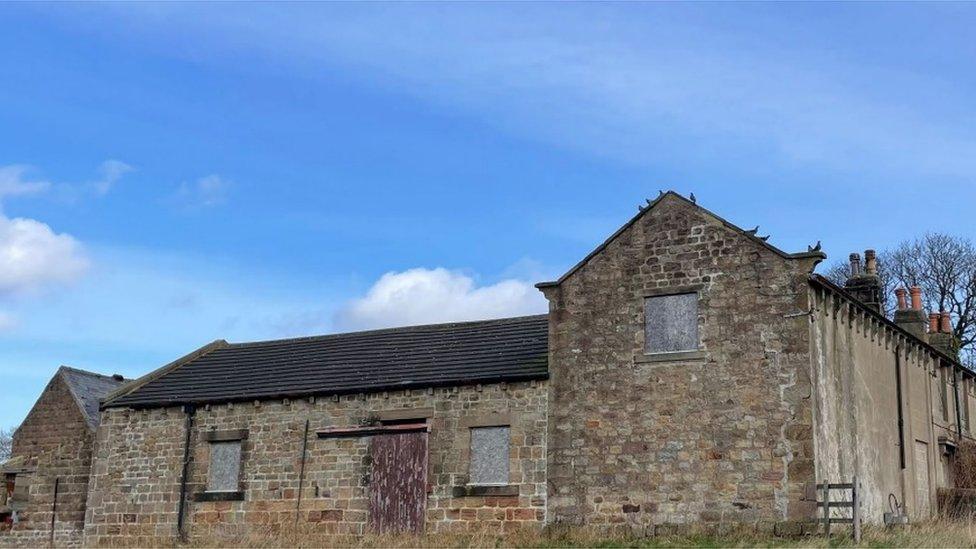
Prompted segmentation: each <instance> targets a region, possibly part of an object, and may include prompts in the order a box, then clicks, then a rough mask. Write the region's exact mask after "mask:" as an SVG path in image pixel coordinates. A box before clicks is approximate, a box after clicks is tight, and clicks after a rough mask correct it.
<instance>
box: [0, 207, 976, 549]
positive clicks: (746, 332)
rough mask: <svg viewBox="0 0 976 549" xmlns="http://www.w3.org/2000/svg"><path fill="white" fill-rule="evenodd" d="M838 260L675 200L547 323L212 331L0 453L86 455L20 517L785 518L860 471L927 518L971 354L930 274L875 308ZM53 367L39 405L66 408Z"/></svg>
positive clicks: (212, 529) (187, 522)
mask: <svg viewBox="0 0 976 549" xmlns="http://www.w3.org/2000/svg"><path fill="white" fill-rule="evenodd" d="M825 257H826V256H825V255H824V254H823V253H822V252H821V251H820V250H819V245H818V246H817V247H811V248H809V249H808V250H807V251H803V252H800V253H786V252H783V251H781V250H779V249H778V248H776V247H774V246H772V245H771V244H769V242H767V240H766V238H764V237H760V236H758V235H757V234H756V231H754V230H753V231H747V230H742V229H740V228H738V227H736V226H734V225H732V224H731V223H729V222H727V221H725V220H723V219H722V218H720V217H718V216H717V215H715V214H713V213H711V212H709V211H708V210H705V209H704V208H702V207H700V206H698V205H697V204H696V203H695V202H694V200H689V199H686V198H684V197H681V196H679V195H677V194H675V193H673V192H667V193H662V194H661V195H660V196H659V197H658V198H657V199H656V200H654V201H648V203H647V204H646V205H644V206H642V207H641V209H640V211H639V212H638V214H637V215H636V216H635V217H634V218H633V219H631V220H630V221H628V222H627V223H626V224H625V225H624V226H623V227H621V228H620V229H619V230H618V231H617V232H616V233H614V234H613V235H611V236H610V237H609V238H608V239H607V240H606V241H605V242H604V243H603V244H600V245H599V246H598V247H597V248H596V249H595V250H593V252H592V253H590V254H589V255H588V256H586V257H585V258H584V259H583V260H582V261H580V263H579V264H577V265H576V266H575V267H573V268H572V269H570V270H569V271H568V272H567V273H566V274H564V275H563V276H562V277H560V278H559V279H558V280H556V281H552V282H543V283H540V284H538V288H539V289H540V290H541V291H542V292H543V293H544V295H545V296H546V298H547V299H548V301H549V312H548V314H546V315H540V316H531V317H521V318H507V319H499V320H485V321H478V322H463V323H454V324H441V325H431V326H414V327H406V328H395V329H387V330H377V331H369V332H359V333H348V334H336V335H326V336H320V337H307V338H299V339H287V340H278V341H264V342H256V343H227V342H225V341H222V340H221V341H215V342H213V343H210V344H209V345H206V346H205V347H202V348H200V349H198V350H196V351H194V352H192V353H190V354H188V355H187V356H184V357H182V358H180V359H178V360H176V361H174V362H172V363H171V364H169V365H166V366H164V367H162V368H160V369H158V370H156V371H154V372H152V373H150V374H148V375H146V376H144V377H142V378H140V379H137V380H135V381H133V382H131V383H127V384H124V385H121V386H120V387H119V388H117V389H116V390H114V391H112V392H111V393H110V394H107V395H106V396H105V397H104V399H103V401H102V403H101V406H100V408H101V410H100V417H99V418H98V419H97V420H92V421H86V422H79V423H78V424H77V427H75V428H74V429H68V428H67V425H65V427H66V429H65V430H64V431H59V433H60V434H58V435H57V436H58V437H59V438H60V439H61V442H59V443H58V445H57V448H54V447H53V446H48V447H45V448H43V449H41V448H37V449H34V448H32V447H31V448H28V446H29V445H30V444H32V443H29V442H26V440H27V439H28V438H30V437H36V440H38V441H41V440H45V439H44V437H45V435H44V434H42V433H36V432H34V431H31V430H30V428H29V425H30V424H32V422H41V421H50V422H58V421H60V420H59V419H58V417H57V416H56V415H55V414H53V413H51V414H49V415H44V414H40V413H37V415H36V416H35V413H36V412H37V408H35V412H32V414H31V416H30V417H29V418H28V420H27V422H25V426H24V427H21V430H20V431H18V433H17V435H18V439H17V443H16V445H15V451H14V455H15V457H14V458H13V459H12V461H11V462H9V463H8V465H6V466H5V467H6V468H7V469H5V470H8V469H10V467H18V465H17V464H18V463H21V464H24V463H25V462H24V461H19V462H18V461H17V460H23V459H25V458H24V457H23V456H24V455H28V456H31V457H28V458H26V459H28V461H29V460H31V459H37V457H38V456H51V455H54V457H41V459H42V460H44V459H47V460H48V461H52V460H53V461H54V462H57V463H62V462H63V463H65V464H67V463H69V462H70V463H72V464H77V466H78V470H77V471H75V470H71V471H68V470H67V465H65V467H66V469H65V472H63V473H62V472H56V471H54V470H53V469H49V472H47V473H44V474H40V471H41V470H42V469H41V466H40V464H38V465H36V471H37V473H35V474H34V475H33V476H24V477H21V476H20V474H19V473H18V474H17V476H16V477H15V480H14V481H13V488H12V492H13V493H14V494H17V493H21V494H23V493H27V492H29V493H30V494H31V496H30V500H29V503H28V506H27V508H26V509H27V510H26V515H27V516H26V517H24V518H23V521H22V522H20V523H17V524H15V525H13V530H12V532H16V531H17V530H18V529H36V530H38V531H39V532H40V533H39V534H38V535H39V536H40V537H41V538H43V537H44V536H45V535H47V533H49V532H50V528H51V525H52V524H53V525H55V526H56V531H57V532H61V531H62V529H69V528H73V529H75V531H76V532H77V537H76V538H75V539H77V540H82V539H83V541H84V543H86V544H88V545H117V544H135V545H149V544H151V543H153V542H154V540H159V539H161V538H162V539H170V540H172V539H174V538H176V537H178V536H181V537H185V538H194V537H198V538H203V539H220V538H221V537H225V539H230V537H232V536H239V535H248V534H249V533H260V532H275V531H279V530H284V529H286V528H291V527H294V526H296V525H297V526H298V527H301V528H304V529H308V530H310V531H312V532H316V533H320V534H322V535H333V534H354V535H355V534H362V533H366V532H371V531H378V532H400V531H407V532H421V531H426V532H441V531H449V530H455V529H469V528H492V529H496V530H498V531H508V530H511V529H519V528H530V529H538V528H543V527H545V526H557V525H569V526H577V525H587V526H594V527H598V528H606V529H610V530H615V531H627V532H633V533H637V534H648V535H653V534H655V533H660V532H662V531H667V532H670V531H674V530H676V529H685V528H702V529H709V528H721V527H725V526H728V525H736V524H738V525H742V524H745V525H750V527H752V526H754V527H756V528H760V529H768V530H771V531H774V532H776V533H780V534H794V533H799V532H801V531H803V530H805V529H808V528H809V526H810V524H811V521H813V520H815V519H816V518H817V517H818V516H820V514H819V513H820V512H819V511H818V507H817V499H818V495H819V493H820V491H819V490H818V489H817V488H816V485H817V483H850V482H852V481H853V479H855V478H856V479H857V483H858V484H859V486H860V490H859V493H860V497H861V509H860V511H861V514H862V516H863V517H864V520H866V521H868V522H871V523H878V524H880V523H883V522H885V521H886V520H887V521H892V520H903V519H905V518H907V520H910V521H914V520H919V519H923V518H927V517H929V516H930V515H931V514H932V513H933V512H935V509H936V505H937V499H936V491H937V489H938V488H940V487H947V486H951V485H952V482H953V479H952V474H951V467H950V465H951V461H952V459H953V455H954V452H956V451H957V449H958V448H959V446H960V444H961V443H962V442H963V441H964V440H965V439H971V438H972V436H973V430H972V424H971V422H970V413H971V411H972V409H973V407H974V405H976V394H974V382H973V377H974V373H973V372H972V371H970V370H969V369H967V368H965V367H964V366H962V365H961V364H960V363H959V361H958V359H957V357H956V356H955V352H954V351H955V348H956V345H955V342H954V341H953V337H952V335H951V333H949V332H951V330H949V326H948V321H949V318H948V315H941V314H940V313H938V312H934V313H932V314H931V315H927V314H926V313H925V312H923V311H922V306H921V298H920V294H919V292H918V290H917V289H911V291H910V292H907V291H905V290H899V292H898V295H897V300H898V311H897V314H896V316H895V319H894V321H890V320H888V319H887V318H886V317H885V316H884V315H883V314H882V313H881V312H880V303H881V301H882V295H881V284H880V281H879V278H878V275H877V265H876V258H875V256H874V253H873V252H871V251H870V250H869V251H868V252H866V253H865V254H864V263H863V264H862V262H861V257H860V256H859V255H853V256H852V262H851V277H850V280H848V282H847V284H846V285H845V286H844V287H839V286H837V285H835V284H833V283H831V282H830V281H828V280H827V279H825V278H823V277H821V276H819V275H817V274H815V273H814V268H815V266H816V265H817V264H818V263H819V262H821V261H822V260H823V259H825ZM59 375H62V374H61V373H59ZM56 381H58V378H57V376H56V379H55V380H52V386H53V385H58V386H60V385H61V384H64V382H63V381H58V383H57V384H56V383H55V382H56ZM116 381H118V380H116ZM52 386H49V388H48V390H46V391H45V394H44V395H42V397H41V400H40V401H39V402H38V407H42V405H43V403H44V402H45V399H48V400H51V401H53V400H54V399H55V398H62V399H64V400H66V397H55V395H53V394H49V393H52ZM54 389H56V390H57V391H61V392H64V389H59V388H56V387H55V388H54ZM79 417H81V416H79ZM96 423H97V430H96V431H95V435H94V441H93V442H92V440H91V438H92V437H91V435H90V434H89V433H90V432H91V429H92V428H93V427H94V426H95V424H96ZM80 432H84V433H85V435H84V437H83V438H80V439H78V438H72V437H74V436H75V435H76V433H80ZM32 433H33V434H32ZM52 433H53V432H52ZM52 444H53V443H52ZM76 455H77V456H78V457H77V459H75V458H74V457H73V456H76ZM89 455H90V456H91V458H90V462H91V463H90V474H89V473H88V471H87V470H85V471H82V468H86V467H88V462H89V458H88V456H89ZM62 456H66V457H62ZM10 463H13V465H10ZM31 466H32V467H34V465H31ZM72 466H74V465H72ZM22 467H25V468H26V467H27V466H26V465H23V466H22ZM22 470H23V469H22ZM61 475H63V476H61ZM85 477H88V484H87V499H86V501H85V503H84V506H83V507H84V520H83V521H82V520H81V516H80V513H81V509H82V504H81V502H80V497H76V498H75V499H73V500H72V501H73V502H74V503H71V504H69V503H67V502H64V503H62V502H61V501H60V500H57V501H58V502H57V504H56V505H55V501H56V500H55V497H54V496H55V495H56V494H66V493H67V492H58V491H57V489H55V488H54V486H53V483H54V482H56V480H57V478H62V479H64V478H71V479H72V480H71V481H70V482H69V484H71V486H72V487H73V488H72V490H73V491H72V492H71V493H72V494H78V493H80V492H83V491H84V490H83V484H84V478H85ZM8 478H9V476H8ZM62 482H68V481H64V480H62ZM22 483H23V484H26V486H22ZM62 489H63V488H62ZM8 491H9V489H8ZM58 497H66V496H62V495H58ZM14 499H16V498H14ZM55 506H56V509H57V512H56V513H54V516H52V510H53V509H55ZM9 508H12V506H10V505H8V507H6V509H9ZM8 516H9V515H8ZM22 525H23V526H22ZM2 535H3V534H0V536H2ZM2 539H3V538H2V537H0V540H2ZM58 539H61V538H58ZM65 539H67V538H65ZM0 543H3V541H0Z"/></svg>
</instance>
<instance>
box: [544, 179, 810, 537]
mask: <svg viewBox="0 0 976 549" xmlns="http://www.w3.org/2000/svg"><path fill="white" fill-rule="evenodd" d="M814 263H815V262H814V261H811V259H810V258H808V257H801V258H788V257H786V256H785V254H782V253H778V252H777V251H775V250H773V249H771V248H770V247H768V246H766V245H765V244H764V243H762V242H761V241H760V240H759V239H757V238H754V237H750V236H747V235H746V234H743V233H742V232H741V231H739V230H736V229H734V228H731V227H729V226H728V225H727V224H725V223H724V222H722V221H721V220H720V219H718V218H716V217H714V216H712V215H710V214H709V213H707V212H706V211H704V210H702V209H700V208H697V207H695V206H694V205H692V204H691V203H689V202H687V201H685V200H684V199H681V198H679V197H677V196H675V195H671V194H669V195H665V196H664V197H663V198H662V199H661V200H660V202H659V203H658V204H657V205H655V206H654V207H652V208H651V209H650V210H648V211H646V212H644V213H643V214H642V215H641V216H638V218H637V219H636V220H635V221H634V222H633V223H632V224H631V225H629V226H627V227H626V228H625V229H623V231H622V232H620V233H619V234H617V235H616V236H615V237H614V238H613V239H611V240H610V241H609V242H608V243H606V244H605V246H604V247H603V248H602V249H601V250H600V251H599V252H598V253H597V254H595V255H593V256H592V257H590V258H588V260H587V261H586V262H585V263H584V264H582V266H581V267H579V268H578V269H576V270H574V271H571V272H570V274H568V275H567V276H566V277H564V279H562V280H560V281H559V283H557V284H546V285H542V287H543V289H544V291H545V292H546V295H547V297H548V298H549V301H550V336H549V346H550V356H549V370H550V376H551V377H550V397H549V402H550V415H549V447H548V453H549V467H548V482H549V491H550V500H549V516H550V521H552V522H555V523H569V524H586V525H591V526H593V525H596V526H600V525H603V526H607V527H611V528H615V529H620V530H625V531H632V532H634V531H636V532H640V533H654V528H653V526H655V525H662V524H664V525H670V524H680V523H697V524H709V523H725V522H747V523H759V522H761V521H765V522H769V523H770V524H772V523H774V522H776V521H790V520H802V519H807V518H809V517H811V516H813V511H814V505H815V504H814V502H811V501H806V500H805V498H804V489H805V487H806V485H807V484H808V483H810V482H812V481H813V480H814V471H813V448H812V435H811V425H812V418H811V412H810V404H809V400H808V399H809V396H810V379H809V335H808V330H807V327H806V325H805V322H806V319H805V318H803V317H801V316H796V313H800V314H802V313H803V312H804V311H807V310H808V308H809V304H808V300H807V298H808V290H807V276H808V274H809V272H810V270H811V269H812V267H813V265H814ZM687 291H694V292H698V293H699V294H700V301H699V323H700V324H699V328H700V330H699V333H700V335H701V347H700V350H699V352H692V353H675V354H673V355H652V356H649V355H645V352H644V310H643V307H644V301H645V298H646V297H648V296H653V295H660V294H667V293H678V292H687Z"/></svg>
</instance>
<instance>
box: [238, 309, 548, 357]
mask: <svg viewBox="0 0 976 549" xmlns="http://www.w3.org/2000/svg"><path fill="white" fill-rule="evenodd" d="M548 317H549V314H548V313H543V314H536V315H522V316H509V317H502V318H485V319H481V320H462V321H456V322H436V323H432V324H411V325H408V326H394V327H391V328H377V329H374V330H359V331H353V332H339V333H335V334H320V335H312V336H299V337H286V338H281V339H262V340H256V341H242V342H239V343H229V344H228V346H227V347H225V348H235V349H240V348H243V347H251V346H255V345H266V344H269V343H296V342H301V341H320V340H325V339H332V338H341V337H346V336H349V337H351V336H364V335H373V334H388V333H394V332H408V331H412V330H421V329H428V328H448V327H459V326H470V325H475V324H490V323H502V322H506V321H514V320H533V319H536V320H541V319H543V318H548Z"/></svg>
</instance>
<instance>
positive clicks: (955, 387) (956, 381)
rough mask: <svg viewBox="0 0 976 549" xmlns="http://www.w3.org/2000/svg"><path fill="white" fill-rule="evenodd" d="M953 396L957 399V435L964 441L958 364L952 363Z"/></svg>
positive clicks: (959, 439)
mask: <svg viewBox="0 0 976 549" xmlns="http://www.w3.org/2000/svg"><path fill="white" fill-rule="evenodd" d="M952 396H953V398H954V399H955V401H956V436H957V437H958V438H957V440H958V441H960V442H962V409H961V408H960V407H959V372H958V371H957V369H956V365H955V364H953V365H952Z"/></svg>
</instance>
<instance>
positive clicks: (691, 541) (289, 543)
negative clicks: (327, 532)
mask: <svg viewBox="0 0 976 549" xmlns="http://www.w3.org/2000/svg"><path fill="white" fill-rule="evenodd" d="M169 546H172V545H169ZM186 547H201V548H202V547H295V548H313V547H349V548H356V549H359V548H362V549H371V548H377V549H379V548H383V549H386V548H390V549H413V548H418V549H434V548H459V549H467V548H482V547H495V548H501V547H513V548H558V547H599V548H618V547H620V548H623V547H633V548H655V547H973V548H976V522H973V520H952V521H949V520H943V521H932V522H928V523H922V524H916V525H912V526H908V527H903V528H897V529H882V528H871V527H868V528H866V529H865V532H864V536H863V539H862V540H861V543H860V544H855V543H854V542H853V540H852V539H851V538H850V536H849V535H847V533H846V532H845V531H840V532H839V533H837V534H836V535H834V536H832V537H831V538H830V539H829V540H828V539H826V538H823V537H803V538H795V539H788V538H777V537H771V536H763V535H758V534H756V533H749V532H738V533H730V534H728V535H724V536H708V535H704V534H702V535H688V536H674V537H653V538H632V537H613V536H606V535H599V534H597V533H595V532H588V531H586V530H571V531H565V532H563V533H561V534H540V533H536V532H518V533H509V534H498V533H493V532H476V533H451V534H431V535H426V536H403V535H400V536H382V535H368V536H362V537H359V536H356V537H353V536H350V537H338V538H336V537H331V538H322V537H319V536H316V535H313V534H310V533H305V532H299V531H295V532H285V533H277V534H266V535H261V534H250V535H247V536H241V537H233V536H231V537H223V538H219V539H209V540H207V539H197V540H194V541H192V542H190V543H189V544H188V545H186Z"/></svg>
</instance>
